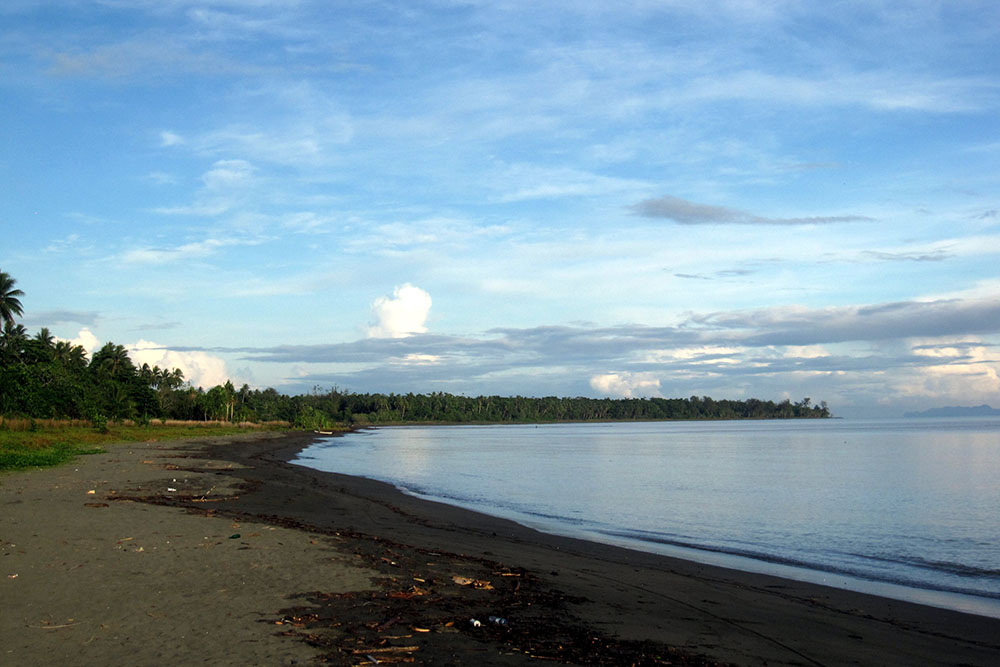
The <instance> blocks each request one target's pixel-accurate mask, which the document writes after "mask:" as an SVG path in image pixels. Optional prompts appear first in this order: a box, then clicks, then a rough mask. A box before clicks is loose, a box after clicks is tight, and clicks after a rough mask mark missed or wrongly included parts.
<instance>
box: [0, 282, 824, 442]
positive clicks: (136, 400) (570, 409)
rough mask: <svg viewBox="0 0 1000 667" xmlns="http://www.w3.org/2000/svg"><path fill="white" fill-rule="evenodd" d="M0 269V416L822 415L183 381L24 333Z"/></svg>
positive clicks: (536, 418) (119, 355)
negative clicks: (296, 390)
mask: <svg viewBox="0 0 1000 667" xmlns="http://www.w3.org/2000/svg"><path fill="white" fill-rule="evenodd" d="M15 282H16V281H14V279H13V278H11V277H10V276H9V275H8V274H6V273H4V272H2V271H0V321H2V324H3V330H2V332H0V416H6V417H27V418H35V419H43V418H45V419H60V418H66V419H89V420H91V421H92V422H94V423H102V422H106V421H107V420H124V419H131V420H136V421H140V422H141V421H149V420H152V419H179V420H216V421H229V422H269V421H282V422H288V423H290V424H294V425H296V426H298V427H302V428H310V429H323V428H328V427H331V426H333V425H335V424H347V425H365V424H401V423H458V424H461V423H531V422H558V421H594V420H608V421H613V420H661V419H790V418H822V417H829V416H830V411H829V409H828V408H827V406H826V403H825V402H821V403H819V404H817V405H813V404H812V402H811V400H810V399H808V398H804V399H802V400H801V401H797V402H794V403H793V402H791V401H790V400H784V401H780V402H778V403H775V402H774V401H762V400H758V399H753V398H751V399H747V400H743V401H732V400H713V399H711V398H709V397H707V396H703V397H698V396H691V397H690V398H622V399H611V398H597V399H595V398H585V397H575V398H565V397H555V396H547V397H542V398H537V397H526V396H476V397H469V396H461V395H455V394H449V393H444V392H435V393H430V394H413V393H408V394H394V393H391V394H382V393H354V392H349V391H343V390H340V389H337V388H333V389H329V390H326V391H324V390H322V389H320V388H315V389H314V390H313V391H312V392H311V393H309V394H304V395H296V396H289V395H287V394H283V393H280V392H278V391H277V390H275V389H272V388H268V389H263V390H261V389H251V388H250V387H249V386H248V385H246V384H244V385H243V386H242V387H240V388H239V389H237V388H236V387H235V386H234V385H233V384H232V382H228V381H227V382H226V383H225V384H223V385H218V386H215V387H212V388H211V389H208V390H204V389H201V388H195V387H191V386H190V384H189V383H187V382H186V381H185V378H184V373H183V372H182V371H181V370H179V369H176V368H175V369H162V368H159V367H157V366H153V367H150V366H149V365H148V364H142V365H141V366H137V365H136V364H135V363H134V362H133V361H132V359H131V358H130V357H129V355H128V350H127V349H126V348H125V347H124V346H122V345H117V344H115V343H110V342H109V343H107V344H105V345H104V346H103V347H101V348H100V349H99V350H97V351H95V352H94V353H93V355H90V357H89V358H88V355H87V351H86V350H85V349H84V348H83V347H82V346H80V345H73V344H72V343H69V342H67V341H62V340H56V339H55V338H54V337H53V336H52V334H51V332H50V331H49V330H48V329H47V328H42V329H41V330H40V331H39V332H38V333H37V334H35V335H34V336H29V335H28V332H27V331H26V330H25V328H24V326H22V325H21V324H18V323H17V322H16V320H15V315H21V314H22V307H21V303H20V299H19V297H20V296H22V295H23V293H22V292H21V290H18V289H16V288H15Z"/></svg>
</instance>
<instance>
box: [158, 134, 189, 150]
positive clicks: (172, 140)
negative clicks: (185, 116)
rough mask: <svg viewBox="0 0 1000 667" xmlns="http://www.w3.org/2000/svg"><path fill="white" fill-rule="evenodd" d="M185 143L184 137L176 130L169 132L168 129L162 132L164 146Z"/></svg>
mask: <svg viewBox="0 0 1000 667" xmlns="http://www.w3.org/2000/svg"><path fill="white" fill-rule="evenodd" d="M183 143H184V137H182V136H181V135H179V134H177V133H175V132H168V131H163V132H160V146H163V147H167V146H177V145H179V144H183Z"/></svg>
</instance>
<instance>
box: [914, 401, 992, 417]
mask: <svg viewBox="0 0 1000 667" xmlns="http://www.w3.org/2000/svg"><path fill="white" fill-rule="evenodd" d="M903 416H904V417H907V418H909V417H1000V410H997V409H996V408H991V407H990V406H988V405H986V404H983V405H976V406H973V407H961V406H950V407H945V408H930V409H929V410H922V411H920V412H905V413H903Z"/></svg>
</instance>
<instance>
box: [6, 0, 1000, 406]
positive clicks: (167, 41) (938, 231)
mask: <svg viewBox="0 0 1000 667" xmlns="http://www.w3.org/2000/svg"><path fill="white" fill-rule="evenodd" d="M0 25H2V26H3V29H2V31H0V99H2V100H3V103H2V104H0V183H2V184H3V187H2V190H0V226H2V229H3V238H4V241H3V243H2V244H0V269H2V270H4V271H7V272H8V273H10V274H11V275H12V276H14V278H16V279H17V281H18V287H20V288H21V289H23V290H24V292H25V297H24V298H23V299H22V301H23V304H24V306H25V314H24V318H23V320H22V321H23V323H24V324H25V325H26V326H28V328H29V330H32V331H35V330H37V329H38V328H39V327H41V326H48V327H49V328H50V329H51V330H52V331H53V332H54V333H55V334H56V335H57V336H59V337H61V338H65V339H69V340H76V341H78V342H81V343H83V344H85V345H87V346H88V347H93V346H94V345H99V344H101V343H103V342H105V341H114V342H116V343H121V344H126V345H128V346H130V347H131V349H132V350H133V357H135V358H136V359H137V360H139V361H146V362H149V363H151V364H153V363H157V364H159V365H161V366H171V367H173V366H177V367H181V368H182V369H184V370H185V372H186V374H187V377H188V379H190V380H191V381H192V382H193V383H195V384H199V385H205V386H211V385H212V384H215V383H217V382H220V381H222V380H223V379H224V378H226V377H229V378H232V379H233V381H234V382H235V383H237V384H241V383H243V382H247V383H249V384H251V385H252V386H258V387H266V386H274V387H276V388H278V389H280V390H282V391H288V392H300V391H307V390H310V389H311V388H312V387H314V386H320V387H323V388H327V387H330V386H334V385H335V386H338V387H340V388H343V389H348V390H353V391H386V392H389V391H394V392H406V391H415V392H427V391H449V392H454V393H466V394H473V395H475V394H480V393H500V394H524V395H552V394H555V395H570V396H576V395H588V396H604V395H610V396H629V395H631V396H651V395H661V396H690V395H709V396H712V397H715V398H745V397H760V398H765V399H775V400H780V399H782V398H785V397H790V398H792V399H795V400H798V399H799V398H801V397H804V396H809V397H811V398H812V399H813V400H814V401H819V400H826V401H827V402H828V403H829V404H830V406H831V407H832V408H833V410H834V412H835V413H837V414H840V415H845V416H866V415H886V416H892V415H896V414H899V413H901V412H902V411H904V410H910V409H918V408H924V407H929V406H933V405H942V404H949V405H950V404H979V403H984V402H986V403H991V402H992V403H993V404H994V405H995V406H997V407H1000V375H998V373H1000V347H998V345H1000V335H998V334H1000V271H998V269H997V266H998V260H1000V213H998V210H1000V168H998V167H1000V160H998V157H1000V132H998V129H1000V122H998V118H1000V113H998V112H1000V76H998V73H1000V49H997V48H996V44H997V43H998V41H1000V5H997V4H996V3H994V2H991V1H990V2H974V1H969V2H950V1H944V0H942V1H940V2H939V1H935V0H922V1H919V2H906V1H897V2H878V1H865V2H829V3H826V2H824V3H818V2H792V1H784V0H772V1H760V2H750V1H745V0H727V1H719V2H706V1H698V2H694V1H686V0H664V1H653V0H631V1H629V0H624V1H622V2H616V3H583V2H573V3H560V2H552V3H537V2H528V1H524V2H521V1H519V0H496V1H491V2H479V1H478V0H469V1H464V2H463V1H457V0H455V1H451V0H439V1H430V2H407V3H388V2H351V1H345V2H337V3H330V2H319V1H317V2H310V1H308V0H245V1H244V0H215V1H212V0H156V1H153V0H148V1H146V0H131V1H125V0H105V1H96V2H84V1H73V0H53V1H48V2H33V1H31V0H8V2H6V3H4V5H3V6H2V7H0Z"/></svg>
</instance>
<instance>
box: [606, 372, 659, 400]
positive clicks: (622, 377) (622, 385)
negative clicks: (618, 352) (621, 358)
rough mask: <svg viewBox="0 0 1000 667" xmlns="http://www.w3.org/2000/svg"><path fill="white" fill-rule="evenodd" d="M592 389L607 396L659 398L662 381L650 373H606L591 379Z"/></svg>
mask: <svg viewBox="0 0 1000 667" xmlns="http://www.w3.org/2000/svg"><path fill="white" fill-rule="evenodd" d="M590 387H591V388H592V389H593V390H594V391H596V392H598V393H599V394H604V395H606V396H613V397H621V398H632V397H634V396H659V395H660V381H659V379H657V378H655V377H653V375H652V374H650V373H604V374H602V375H595V376H593V377H591V378H590Z"/></svg>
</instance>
